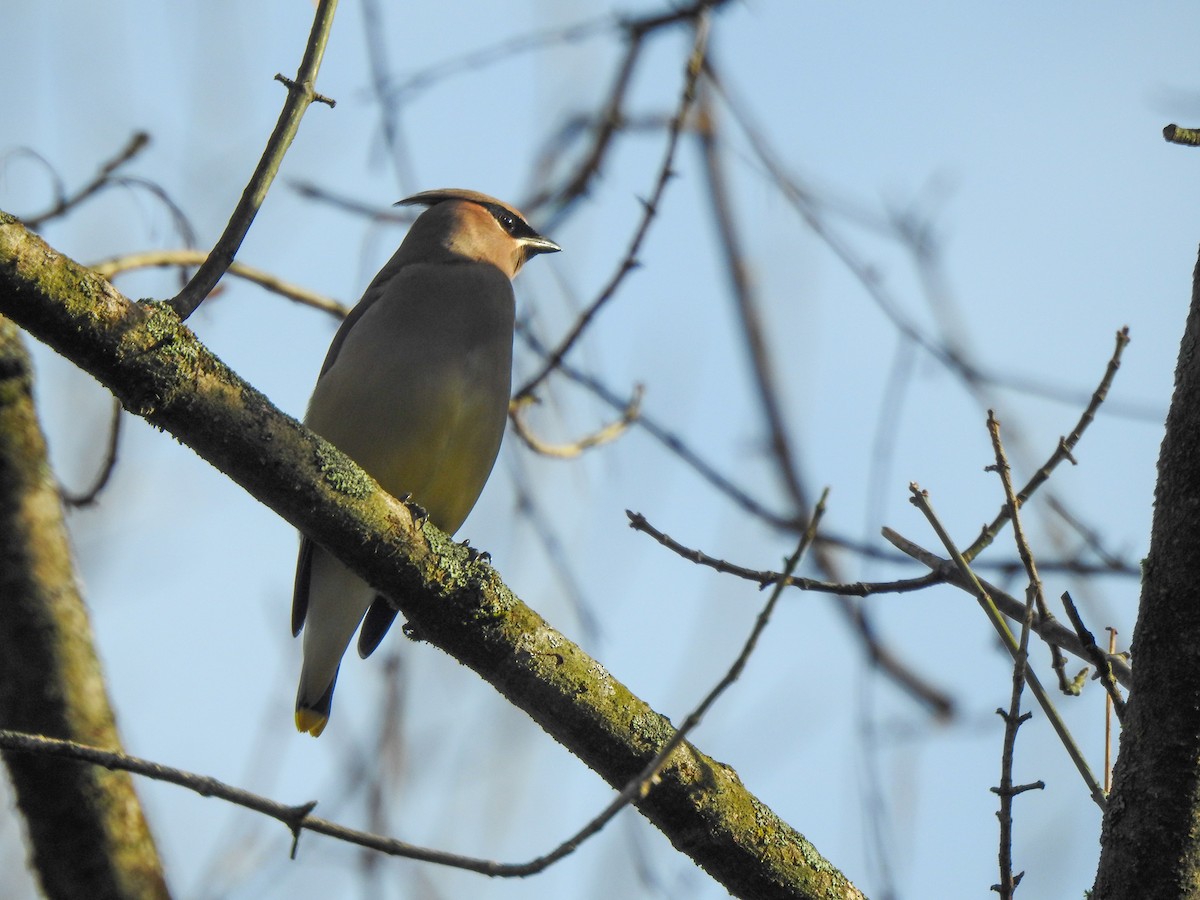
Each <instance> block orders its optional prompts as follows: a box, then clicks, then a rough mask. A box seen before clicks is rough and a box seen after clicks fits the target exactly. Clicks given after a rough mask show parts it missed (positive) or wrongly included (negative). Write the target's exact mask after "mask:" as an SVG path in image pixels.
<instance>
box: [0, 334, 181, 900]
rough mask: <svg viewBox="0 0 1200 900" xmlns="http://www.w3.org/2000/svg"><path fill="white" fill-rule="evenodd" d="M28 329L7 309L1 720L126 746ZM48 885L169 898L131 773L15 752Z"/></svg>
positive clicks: (64, 894)
mask: <svg viewBox="0 0 1200 900" xmlns="http://www.w3.org/2000/svg"><path fill="white" fill-rule="evenodd" d="M32 388H33V373H32V370H31V369H30V362H29V356H28V354H27V353H26V350H25V347H24V346H23V344H22V341H21V335H20V331H19V329H18V328H17V327H16V325H14V324H13V323H12V322H10V321H9V320H7V319H4V318H3V317H0V728H6V729H13V730H16V731H27V732H33V733H35V734H44V735H48V736H51V737H57V738H64V739H67V740H73V741H79V742H81V743H85V744H92V745H95V746H97V747H103V748H105V749H110V750H120V749H121V747H120V740H119V738H118V736H117V729H116V726H115V724H114V722H113V714H112V710H111V708H110V707H109V702H108V695H107V693H106V691H105V687H104V677H103V674H102V672H101V670H100V663H99V661H98V660H97V659H96V653H95V649H94V647H93V644H92V630H91V624H90V622H89V620H88V614H87V610H86V609H85V608H84V605H83V601H82V599H81V598H80V596H79V590H78V586H77V584H76V581H75V573H74V568H73V566H72V561H71V551H70V546H69V544H68V542H67V535H66V531H65V528H64V525H63V519H62V506H61V501H60V498H59V492H58V484H57V482H56V481H55V479H54V476H53V473H52V472H51V471H50V466H49V463H48V462H47V460H46V443H45V440H44V439H43V437H42V432H41V428H40V426H39V424H38V421H37V416H36V413H35V411H34V406H33V397H32ZM4 762H5V764H6V766H7V767H8V772H9V775H10V777H11V778H12V783H13V787H14V789H15V791H16V795H17V804H18V806H19V808H20V810H21V813H22V815H23V817H24V819H25V823H26V827H27V829H28V834H29V843H30V856H31V862H32V867H33V869H34V870H35V871H36V872H37V875H38V878H39V880H40V882H41V885H42V890H43V891H44V892H45V893H46V895H47V896H49V897H52V898H89V900H90V898H146V900H150V898H159V897H166V896H168V893H167V887H166V884H165V882H164V880H163V874H162V867H161V864H160V863H159V859H158V852H157V850H156V849H155V846H154V840H153V838H152V837H151V835H150V831H149V829H148V827H147V826H146V820H145V818H144V817H143V815H142V808H141V804H140V803H139V802H138V798H137V795H136V794H135V793H134V790H133V784H132V782H131V780H130V778H129V775H128V774H126V773H124V772H110V771H107V770H105V769H101V768H96V767H93V766H89V765H85V764H81V763H75V762H69V761H66V760H62V759H55V758H50V757H42V756H34V755H30V754H24V753H5V754H4Z"/></svg>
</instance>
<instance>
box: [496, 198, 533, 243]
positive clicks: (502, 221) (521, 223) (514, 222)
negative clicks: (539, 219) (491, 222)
mask: <svg viewBox="0 0 1200 900" xmlns="http://www.w3.org/2000/svg"><path fill="white" fill-rule="evenodd" d="M484 208H485V209H486V210H487V211H488V212H490V213H491V214H492V218H493V219H495V220H496V222H497V224H498V225H499V226H500V227H501V228H503V229H504V232H505V233H506V234H508V235H511V236H512V237H514V238H531V237H537V236H538V233H537V232H536V231H534V230H533V229H532V228H530V227H529V223H528V222H526V221H525V220H524V219H522V218H521V217H520V216H518V215H516V214H515V213H513V212H512V211H511V210H507V209H505V208H504V207H503V206H499V205H497V204H495V203H488V204H486V205H485V206H484Z"/></svg>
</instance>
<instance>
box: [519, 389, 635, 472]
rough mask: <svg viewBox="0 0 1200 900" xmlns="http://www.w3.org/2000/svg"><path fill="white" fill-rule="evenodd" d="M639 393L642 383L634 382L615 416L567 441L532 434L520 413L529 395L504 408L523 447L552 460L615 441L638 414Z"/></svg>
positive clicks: (573, 457)
mask: <svg viewBox="0 0 1200 900" xmlns="http://www.w3.org/2000/svg"><path fill="white" fill-rule="evenodd" d="M643 393H644V390H643V388H642V385H640V384H638V385H635V386H634V388H633V395H632V396H631V397H630V398H629V404H628V405H627V406H626V407H625V409H623V410H622V411H621V417H620V418H619V419H617V420H616V421H614V422H609V423H608V424H607V425H605V426H604V427H602V428H600V429H598V430H596V431H594V432H592V433H591V434H588V435H584V436H583V437H581V438H579V440H576V441H572V442H571V443H569V444H550V443H547V442H546V441H543V440H542V439H541V438H539V437H538V436H537V435H536V434H534V433H533V430H532V429H531V428H530V427H529V425H528V424H527V423H526V422H525V419H524V417H523V416H522V414H521V410H522V409H524V408H525V407H527V406H528V405H529V404H530V403H532V399H531V398H528V397H527V398H526V399H525V401H524V402H521V401H519V400H517V401H514V402H513V403H511V404H510V405H509V409H508V418H509V420H510V421H512V423H513V428H514V429H515V430H516V432H517V436H518V437H519V438H520V439H521V440H522V441H524V442H525V446H527V447H528V448H529V449H530V450H532V451H534V452H535V453H539V454H541V455H542V456H551V457H554V458H555V459H575V458H576V457H578V456H580V455H582V454H583V453H584V451H586V450H590V449H591V448H592V447H598V446H600V445H601V444H607V443H609V442H610V441H615V440H616V439H617V438H619V437H620V436H621V435H623V434H624V433H625V432H626V431H628V430H629V426H630V425H632V424H633V423H634V422H636V421H637V419H638V416H640V415H641V411H642V395H643Z"/></svg>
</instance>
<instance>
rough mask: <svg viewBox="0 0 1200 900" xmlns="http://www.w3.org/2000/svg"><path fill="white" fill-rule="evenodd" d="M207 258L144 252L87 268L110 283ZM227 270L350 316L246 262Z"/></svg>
mask: <svg viewBox="0 0 1200 900" xmlns="http://www.w3.org/2000/svg"><path fill="white" fill-rule="evenodd" d="M207 258H208V254H207V253H204V252H203V251H201V250H147V251H146V252H144V253H127V254H123V255H121V256H112V257H109V258H108V259H104V260H101V261H100V262H98V263H94V264H93V265H92V266H90V268H91V269H92V271H94V272H99V273H100V274H101V275H103V276H104V277H105V278H107V279H108V280H109V281H112V279H113V278H115V277H116V276H117V275H119V274H120V273H122V272H129V271H132V270H134V269H148V268H155V267H160V266H180V267H187V266H198V265H200V264H201V263H203V262H204V260H205V259H207ZM228 271H229V274H231V275H236V276H238V277H239V278H244V279H246V280H247V281H251V282H253V283H254V284H257V285H258V286H259V287H262V288H266V289H267V290H268V291H271V292H272V293H275V294H279V295H280V296H282V297H287V298H288V299H289V300H295V301H296V302H297V303H301V304H303V305H305V306H311V307H312V308H313V309H319V310H321V311H322V312H327V313H329V314H330V315H331V316H335V317H336V318H339V319H344V318H345V317H346V316H347V315H348V314H349V313H350V307H348V306H346V304H344V303H339V302H338V301H337V300H334V299H333V298H332V297H326V296H325V295H324V294H318V293H316V292H315V291H310V290H309V289H308V288H305V287H301V286H300V285H298V284H293V283H292V282H290V281H284V280H283V279H282V278H279V277H277V276H275V275H272V274H271V273H270V272H267V271H265V270H263V269H256V268H254V267H253V266H248V265H246V264H245V263H242V262H237V261H236V260H235V261H234V262H233V263H232V264H230V266H229V270H228Z"/></svg>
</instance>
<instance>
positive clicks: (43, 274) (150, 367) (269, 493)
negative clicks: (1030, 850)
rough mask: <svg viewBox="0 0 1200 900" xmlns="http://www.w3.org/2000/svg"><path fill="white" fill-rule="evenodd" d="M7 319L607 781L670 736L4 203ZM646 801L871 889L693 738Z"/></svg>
mask: <svg viewBox="0 0 1200 900" xmlns="http://www.w3.org/2000/svg"><path fill="white" fill-rule="evenodd" d="M0 313H2V314H5V315H9V316H11V317H12V318H13V319H14V320H16V321H17V322H18V323H19V324H20V325H22V326H23V327H24V328H26V329H27V330H28V331H30V332H31V333H32V334H34V335H35V336H37V337H38V338H39V339H40V340H43V341H45V342H46V343H47V344H49V345H50V346H51V347H53V348H54V349H55V350H57V351H58V352H59V353H61V354H63V355H64V356H66V357H67V358H69V359H71V360H72V361H73V362H75V363H76V364H77V365H79V366H80V367H81V368H84V369H85V370H86V371H88V372H90V373H91V374H92V375H94V376H95V377H96V378H98V379H99V380H100V381H101V382H102V383H104V384H105V385H106V386H107V387H108V388H109V389H110V390H112V391H113V392H114V393H115V394H116V395H117V396H118V397H119V398H120V399H121V401H122V402H123V403H124V405H125V407H126V409H128V410H130V411H131V412H135V413H136V414H138V415H141V416H143V417H144V418H146V419H147V420H148V421H149V422H151V423H152V424H154V425H156V426H158V427H160V428H163V429H165V430H167V431H170V432H171V433H172V434H173V435H174V436H175V437H177V438H178V439H179V440H180V441H182V442H183V443H184V444H187V445H188V446H190V447H191V448H192V449H194V450H195V451H196V452H197V453H198V454H199V455H200V456H202V457H203V458H204V459H206V460H208V461H209V462H211V463H212V464H213V465H214V466H216V467H217V468H219V469H220V470H221V471H222V472H224V473H225V474H227V475H228V476H229V477H230V478H232V479H233V480H234V481H236V482H237V483H238V484H240V485H241V486H242V487H244V488H246V490H247V491H249V492H250V493H251V494H252V495H253V496H254V497H256V498H257V499H259V500H260V501H261V502H263V503H265V504H266V505H267V506H269V507H270V508H271V509H273V510H275V511H276V512H278V513H279V514H280V515H281V516H282V517H283V518H284V519H286V520H287V521H288V522H290V523H291V524H293V525H294V526H296V527H297V528H299V529H301V530H302V531H303V532H304V533H305V534H307V535H309V536H310V537H312V538H313V539H314V540H316V541H317V542H318V543H319V544H320V545H321V546H323V547H324V548H326V549H327V550H329V551H330V552H331V553H333V554H334V555H335V556H337V557H338V558H339V559H340V560H342V561H343V562H345V563H346V564H347V565H349V566H350V567H351V568H352V569H353V570H354V571H355V572H357V573H358V574H359V575H361V576H362V577H363V578H365V579H366V580H367V581H368V582H369V583H370V584H371V585H372V586H373V587H375V588H376V589H377V590H379V591H380V592H382V593H384V594H386V595H387V596H389V597H392V598H393V599H394V600H396V601H397V603H398V605H399V607H400V609H401V611H402V612H403V613H404V615H405V617H406V618H407V619H408V620H409V622H410V624H411V625H412V626H413V629H414V631H415V633H416V634H417V635H418V636H419V638H420V639H422V640H425V641H428V642H429V643H431V644H433V645H435V646H437V647H440V648H441V649H443V650H445V651H446V652H448V653H450V654H451V655H452V656H454V657H455V658H456V659H458V660H459V661H460V662H462V663H463V664H465V665H467V666H469V667H470V668H472V669H474V670H475V671H476V672H477V673H479V674H480V675H481V676H482V677H483V678H485V679H486V680H487V681H488V682H489V683H490V684H492V685H493V686H494V687H495V688H496V689H497V690H498V691H499V692H500V693H501V694H503V695H504V696H505V697H506V698H507V699H509V700H510V701H511V702H512V703H513V704H515V705H516V706H518V707H519V708H521V709H523V710H524V711H525V712H526V713H528V714H529V715H530V717H531V718H533V719H534V721H536V722H537V723H538V724H539V725H541V726H542V728H543V729H545V730H546V732H547V733H548V734H550V735H551V736H552V737H554V738H555V739H556V740H558V741H559V742H560V743H562V744H563V745H564V746H566V747H567V748H568V749H570V750H571V751H572V752H573V753H575V754H576V755H577V756H578V757H579V758H580V759H581V760H583V761H584V762H585V763H586V764H587V765H589V766H590V767H591V768H593V769H594V770H595V771H596V772H598V773H599V774H600V775H601V776H602V777H603V778H604V779H605V780H606V781H607V782H608V783H609V784H611V785H613V786H614V787H623V786H624V785H625V784H627V783H628V781H629V780H630V779H631V778H633V777H634V776H636V775H637V773H638V772H640V771H641V770H642V769H643V767H644V766H645V765H646V764H647V763H648V762H649V761H650V760H651V759H652V758H653V757H654V754H655V753H656V752H657V751H658V750H659V749H660V748H661V747H662V746H663V745H664V744H665V743H666V742H667V741H668V740H669V739H670V737H671V735H672V734H673V732H674V729H673V728H672V727H671V724H670V722H669V721H668V720H667V719H666V718H665V717H664V716H662V715H660V714H658V713H656V712H655V711H654V710H653V709H651V708H650V707H649V706H648V705H647V704H645V703H644V702H643V701H641V700H640V699H638V698H637V697H636V696H634V695H633V694H632V693H631V692H630V691H629V689H628V688H626V687H625V686H624V685H623V684H621V683H620V682H619V681H617V680H616V679H615V678H613V677H612V676H611V675H610V674H608V672H607V671H606V670H605V669H604V667H603V666H602V665H600V663H599V662H597V661H596V660H593V659H592V658H591V657H589V656H588V655H587V654H585V653H584V652H583V651H582V650H580V649H579V648H578V647H577V646H575V645H574V644H572V643H571V642H570V641H569V640H567V639H566V638H565V637H564V636H563V635H561V634H559V633H558V632H557V631H555V630H554V629H553V628H551V627H550V626H549V625H548V624H547V623H546V622H545V621H544V620H543V619H542V618H541V617H540V616H538V615H537V613H535V612H534V611H533V610H531V609H529V608H528V607H527V606H525V605H524V604H523V603H522V602H521V601H520V600H519V599H517V598H516V597H515V596H514V595H513V594H512V592H511V591H510V590H509V589H508V588H507V587H505V585H504V584H503V583H502V582H501V580H500V577H499V575H498V573H496V572H495V570H493V569H492V568H491V567H490V566H489V565H487V563H486V561H485V559H484V558H482V557H480V556H478V554H473V553H471V552H470V551H469V550H468V548H466V547H463V546H461V545H459V544H456V543H454V542H453V541H451V540H450V539H449V538H448V537H446V535H444V534H442V533H441V532H439V531H437V529H435V528H434V527H433V526H431V525H430V524H429V523H428V522H416V521H414V519H413V515H412V513H411V512H410V511H409V509H408V508H407V507H406V506H405V505H404V504H402V503H401V502H399V501H397V500H395V499H394V498H392V497H390V496H388V495H387V494H386V493H384V492H383V491H382V490H381V489H380V488H379V487H378V485H376V484H375V482H374V481H373V480H372V479H371V478H370V477H369V476H367V475H366V473H364V472H363V471H362V470H361V469H359V468H358V467H357V466H356V465H355V464H354V463H353V462H352V461H351V460H350V459H349V458H348V457H346V456H345V455H344V454H342V453H341V452H340V451H338V450H337V449H336V448H334V447H333V446H331V445H330V444H328V443H327V442H325V441H324V440H322V439H320V438H319V437H317V436H316V435H314V434H312V433H311V432H309V431H308V430H307V429H305V428H304V427H303V426H301V425H300V424H299V423H298V422H296V421H295V420H293V419H291V418H289V417H288V416H285V415H283V414H282V413H281V412H279V411H278V410H277V409H275V408H274V407H273V406H272V405H271V404H270V403H269V402H268V401H267V399H266V398H265V397H264V396H262V394H260V393H259V392H258V391H256V390H255V389H254V388H253V387H251V386H250V385H249V384H247V383H246V382H244V381H242V379H240V378H239V377H238V376H237V375H236V374H235V373H234V372H233V371H231V370H230V369H229V368H228V367H226V366H225V365H224V364H223V363H222V362H221V361H220V360H218V359H217V358H216V357H214V356H213V355H212V354H211V353H210V352H209V351H208V350H207V348H205V347H204V346H203V345H202V344H201V343H200V342H199V341H198V340H197V339H196V337H195V336H194V335H193V334H192V332H191V331H190V330H189V329H188V328H187V327H186V326H184V325H183V323H182V322H181V321H180V320H179V317H178V316H177V315H176V314H175V313H174V311H173V310H172V309H171V308H170V306H169V305H167V304H164V303H139V304H135V303H132V302H130V301H129V300H127V299H126V298H125V297H123V296H122V295H121V294H120V293H119V292H118V291H117V290H116V289H115V288H113V287H112V285H111V284H109V283H108V282H106V281H104V280H102V279H101V278H99V277H98V276H97V275H95V274H94V273H92V272H90V271H89V270H87V269H86V268H84V267H82V266H80V265H78V264H77V263H75V262H73V261H71V260H69V259H66V258H65V257H63V256H61V255H59V254H58V253H56V252H55V251H53V250H52V249H51V248H50V247H48V246H47V245H46V244H45V243H44V242H43V241H42V240H41V239H40V238H38V237H36V236H35V235H32V234H30V233H29V232H28V231H27V230H26V229H25V228H23V227H22V226H21V225H20V223H19V222H18V221H16V220H15V219H14V218H13V217H11V216H7V215H5V214H2V213H0ZM637 807H638V809H639V810H640V811H641V812H642V814H643V815H645V816H646V817H647V818H648V819H649V820H650V821H651V822H653V823H654V824H655V825H656V826H657V827H659V828H660V829H661V830H662V831H663V832H664V833H665V834H666V835H667V836H668V838H670V839H671V841H672V842H673V843H674V845H675V846H676V847H677V848H678V849H679V850H681V851H682V852H684V853H686V854H688V855H689V856H690V857H691V858H692V859H693V860H695V861H696V862H697V863H698V864H699V865H700V866H702V867H703V868H704V869H705V870H706V871H708V872H709V874H710V875H712V876H713V877H714V878H715V879H716V880H717V881H719V882H720V883H721V884H722V885H724V886H725V887H726V888H727V889H728V890H729V891H730V892H732V893H734V894H737V895H741V896H753V897H764V898H768V897H789V898H797V897H829V896H837V897H858V896H860V894H859V892H858V891H857V890H856V889H855V888H854V886H853V885H851V884H850V883H849V882H848V881H847V879H846V878H845V876H843V875H842V874H841V873H840V872H838V871H837V870H836V869H834V868H833V867H832V866H831V865H830V864H829V863H828V862H826V861H825V860H823V859H822V858H821V857H820V855H819V854H818V853H817V851H816V850H815V848H813V846H812V845H811V844H810V843H809V842H808V841H807V840H805V838H804V837H803V836H802V835H800V834H799V833H798V832H796V831H795V830H794V829H792V828H791V827H790V826H788V825H787V824H786V823H784V822H783V821H782V820H780V819H779V818H778V816H776V815H775V814H774V813H773V812H772V811H771V810H770V809H769V808H767V807H766V806H765V805H764V804H763V803H762V802H761V801H760V800H758V799H757V798H755V797H754V796H753V795H752V794H750V793H749V791H747V790H746V789H745V787H743V785H742V784H741V782H740V781H739V780H738V778H737V776H736V774H735V773H734V772H733V771H732V770H730V769H729V768H728V767H726V766H723V765H721V764H719V763H717V762H715V761H713V760H711V759H709V758H708V757H707V756H705V755H704V754H703V753H701V752H700V751H699V750H697V749H695V748H694V747H692V746H691V745H689V744H684V745H683V747H682V748H680V750H679V751H677V752H676V753H675V754H674V755H673V756H672V757H671V760H670V762H669V763H668V765H667V766H666V767H665V768H664V769H663V771H662V773H661V775H660V780H659V782H658V783H657V784H656V785H655V787H654V788H652V789H651V790H650V791H649V792H648V793H647V794H646V795H645V796H644V797H642V798H641V799H639V800H638V802H637Z"/></svg>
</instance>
